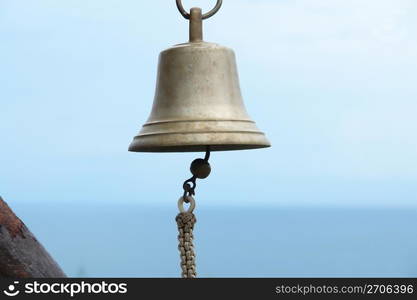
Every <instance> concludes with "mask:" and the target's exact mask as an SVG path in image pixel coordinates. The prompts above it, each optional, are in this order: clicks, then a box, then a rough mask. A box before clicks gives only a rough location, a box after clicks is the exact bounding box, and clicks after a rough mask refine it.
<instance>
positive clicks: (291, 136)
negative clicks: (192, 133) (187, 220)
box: [0, 0, 417, 207]
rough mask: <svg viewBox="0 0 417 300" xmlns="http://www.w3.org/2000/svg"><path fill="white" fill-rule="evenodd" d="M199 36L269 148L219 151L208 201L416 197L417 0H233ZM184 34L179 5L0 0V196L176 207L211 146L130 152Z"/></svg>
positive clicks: (375, 201)
mask: <svg viewBox="0 0 417 300" xmlns="http://www.w3.org/2000/svg"><path fill="white" fill-rule="evenodd" d="M196 2H197V1H196ZM213 2H214V1H208V0H204V1H198V3H194V1H190V0H188V1H185V0H184V6H185V7H188V8H189V7H191V6H195V5H201V7H202V8H203V10H204V11H207V10H208V9H210V8H211V7H212V6H213V5H214V3H213ZM204 34H205V39H206V40H207V41H210V42H216V43H219V44H222V45H225V46H228V47H231V48H233V49H234V51H235V53H236V56H237V64H238V68H239V76H240V83H241V88H242V93H243V96H244V100H245V105H246V108H247V110H248V112H249V114H250V115H251V117H252V118H253V119H254V120H255V121H256V122H257V124H258V126H259V128H260V129H261V130H262V131H264V132H265V133H266V135H267V136H268V138H269V140H270V141H271V143H272V147H271V148H269V149H262V150H250V151H239V152H215V153H213V154H212V157H211V160H210V161H211V164H212V173H211V175H210V177H209V178H207V179H205V180H201V181H199V182H198V186H197V195H196V199H197V201H198V203H199V204H200V203H202V204H203V205H215V206H221V205H225V206H228V205H232V206H234V205H239V206H264V205H278V206H279V205H283V206H322V205H325V206H371V207H381V206H404V207H409V206H412V207H416V206H417V184H416V182H417V121H416V115H417V101H416V100H417V84H416V78H417V39H416V34H417V2H416V1H414V0H367V1H363V0H351V1H342V0H314V1H312V0H310V1H309V0H299V1H296V0H292V1H290V0H282V1H279V0H274V1H272V0H259V1H248V0H239V1H238V0H226V1H224V4H223V7H222V8H221V10H220V12H219V13H218V14H216V15H215V16H214V17H212V18H210V19H209V20H206V21H204ZM187 35H188V24H187V21H186V20H185V19H183V18H182V17H181V15H180V14H179V13H178V11H177V10H176V7H175V1H173V0H172V1H132V0H126V1H116V0H105V1H103V0H100V1H99V0H88V1H86V0H71V1H70V0H60V1H54V0H24V1H23V0H3V1H1V2H0V40H1V42H0V141H1V144H0V145H1V146H0V166H1V169H0V170H1V171H0V195H1V196H2V197H3V198H4V199H5V200H6V201H8V202H11V203H25V202H31V203H43V202H54V203H57V204H59V203H62V204H63V205H64V204H65V205H68V203H70V204H73V205H75V206H76V205H83V204H86V203H91V204H95V203H96V204H97V203H111V204H119V203H120V204H122V203H128V204H132V203H138V204H150V205H153V204H158V205H159V204H161V205H176V201H177V199H178V197H179V196H180V195H181V190H182V182H183V181H184V180H185V179H187V178H189V177H190V174H189V164H190V162H191V161H192V160H193V159H194V158H197V157H201V156H202V155H203V154H200V153H187V154H183V153H177V154H151V153H144V154H142V153H130V152H128V151H127V148H128V145H129V144H130V142H131V139H132V138H133V136H134V135H135V134H136V133H137V132H138V131H139V129H140V127H141V125H142V124H143V123H144V122H145V121H146V119H147V117H148V115H149V112H150V109H151V106H152V100H153V94H154V89H155V78H156V68H157V58H158V54H159V52H160V51H162V50H164V49H166V48H168V47H170V46H172V45H175V44H178V43H182V42H185V41H187V39H188V36H187Z"/></svg>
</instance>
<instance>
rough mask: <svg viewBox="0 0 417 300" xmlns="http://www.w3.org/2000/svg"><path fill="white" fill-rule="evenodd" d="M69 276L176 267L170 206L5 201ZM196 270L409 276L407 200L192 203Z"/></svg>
mask: <svg viewBox="0 0 417 300" xmlns="http://www.w3.org/2000/svg"><path fill="white" fill-rule="evenodd" d="M9 205H10V206H11V207H12V208H13V210H14V211H15V212H16V214H17V215H18V216H19V217H20V218H21V219H22V220H23V221H24V223H25V224H26V225H27V226H28V227H29V229H30V230H31V231H32V232H33V233H34V234H35V236H36V237H37V239H38V240H39V241H40V242H41V243H42V244H43V245H44V247H45V248H46V249H47V250H48V252H49V253H50V254H51V255H52V256H53V257H54V259H55V260H56V261H57V262H58V263H59V265H60V266H61V267H62V269H63V270H64V272H65V273H66V274H67V275H68V276H70V277H179V275H180V267H179V252H178V250H177V234H178V233H177V228H176V223H175V216H176V214H177V210H176V207H175V205H173V206H161V205H159V206H158V205H154V206H141V205H133V204H131V205H128V204H91V203H90V204H85V205H83V204H80V203H79V202H77V203H76V204H52V203H44V204H42V203H37V204H27V203H25V204H23V203H21V204H16V205H14V204H13V203H9ZM195 214H196V216H197V224H196V227H195V231H194V234H195V240H194V243H195V249H196V253H197V256H196V261H197V273H198V276H199V277H417V209H416V208H405V207H404V208H375V207H368V208H363V207H362V208H360V207H356V208H355V207H277V206H270V207H269V206H262V207H249V206H248V207H227V206H224V207H222V206H219V207H212V206H206V207H204V206H201V207H197V209H196V211H195Z"/></svg>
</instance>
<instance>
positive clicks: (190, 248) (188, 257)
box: [175, 212, 197, 278]
mask: <svg viewBox="0 0 417 300" xmlns="http://www.w3.org/2000/svg"><path fill="white" fill-rule="evenodd" d="M175 220H176V221H177V225H178V232H179V234H178V250H179V251H180V257H181V270H182V277H183V278H195V277H196V276H197V273H196V267H195V252H194V245H193V239H194V235H193V229H194V224H195V223H196V222H197V220H196V218H195V216H194V214H193V213H192V212H182V213H179V214H178V215H177V217H176V218H175Z"/></svg>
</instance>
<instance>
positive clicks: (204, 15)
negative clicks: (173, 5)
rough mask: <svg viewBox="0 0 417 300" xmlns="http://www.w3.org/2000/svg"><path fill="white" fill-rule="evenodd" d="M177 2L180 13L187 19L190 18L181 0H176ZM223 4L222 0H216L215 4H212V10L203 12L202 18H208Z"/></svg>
mask: <svg viewBox="0 0 417 300" xmlns="http://www.w3.org/2000/svg"><path fill="white" fill-rule="evenodd" d="M176 2H177V8H178V10H179V11H180V13H181V15H182V16H183V17H184V18H185V19H187V20H189V19H190V14H189V13H188V12H187V11H186V10H185V9H184V6H183V5H182V1H181V0H176ZM222 4H223V0H217V3H216V6H214V8H213V9H212V10H210V11H209V12H208V13H205V14H203V17H202V19H203V20H205V19H208V18H210V17H212V16H214V15H215V14H216V13H217V12H218V11H219V9H220V7H222Z"/></svg>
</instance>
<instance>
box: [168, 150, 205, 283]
mask: <svg viewBox="0 0 417 300" xmlns="http://www.w3.org/2000/svg"><path fill="white" fill-rule="evenodd" d="M209 158H210V146H207V150H206V155H205V157H204V159H203V158H197V159H195V160H194V161H193V162H192V163H191V166H190V171H191V173H192V174H193V177H191V178H190V179H187V180H186V181H185V182H184V184H183V189H184V194H183V195H182V196H181V197H180V199H179V200H178V209H179V211H180V213H179V214H178V215H177V217H176V218H175V220H176V221H177V227H178V232H179V234H178V250H179V251H180V258H181V270H182V277H183V278H195V277H196V276H197V272H196V265H195V252H194V244H193V239H194V235H193V230H194V224H195V223H196V222H197V219H196V217H195V215H194V213H193V211H194V209H195V200H194V198H193V196H194V195H195V188H196V185H197V184H196V181H197V178H198V179H204V178H207V177H208V176H209V175H210V172H211V167H210V164H209V162H208V160H209ZM191 184H192V185H191ZM184 203H189V204H190V205H189V207H188V209H187V210H186V209H185V208H184Z"/></svg>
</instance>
